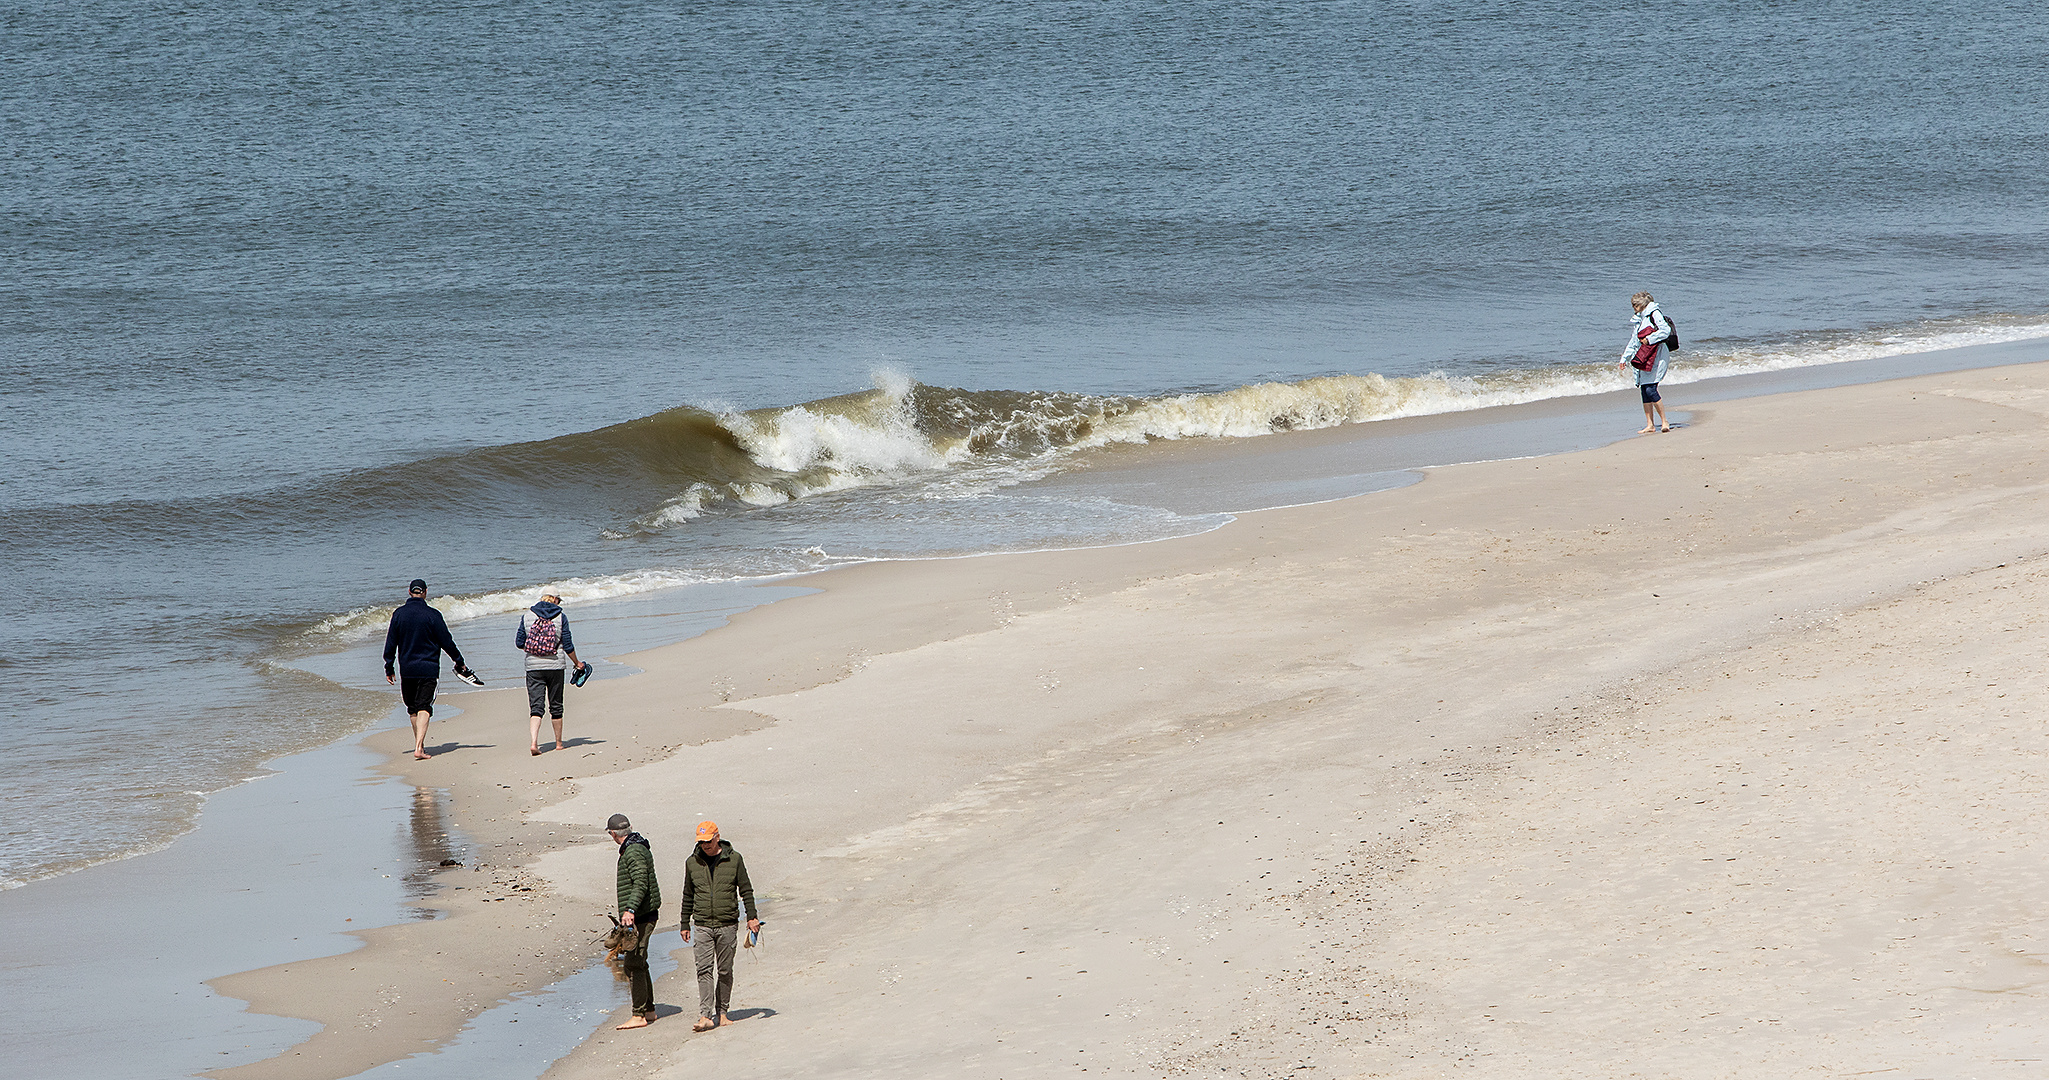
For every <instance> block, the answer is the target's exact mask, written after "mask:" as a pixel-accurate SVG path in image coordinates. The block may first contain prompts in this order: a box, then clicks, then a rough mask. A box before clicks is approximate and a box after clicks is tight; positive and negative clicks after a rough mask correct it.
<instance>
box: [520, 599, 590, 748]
mask: <svg viewBox="0 0 2049 1080" xmlns="http://www.w3.org/2000/svg"><path fill="white" fill-rule="evenodd" d="M512 643H513V644H514V645H516V646H518V647H519V649H520V651H521V652H524V653H526V701H527V711H528V712H529V713H532V714H533V716H532V722H531V724H530V725H529V729H530V730H529V732H528V736H529V737H528V739H527V752H528V753H530V754H532V755H534V756H535V757H539V756H540V754H541V714H542V713H543V712H544V711H545V712H546V713H547V714H548V716H549V719H551V720H553V721H554V723H555V749H557V750H560V749H562V691H563V684H564V682H565V681H566V678H567V676H568V674H569V672H570V671H575V672H576V676H577V678H576V682H577V685H579V686H581V685H582V684H583V680H584V679H585V678H586V677H588V672H589V671H590V665H589V664H586V663H584V662H583V661H581V660H578V659H577V658H576V643H575V641H574V640H573V639H571V638H570V636H569V614H568V613H567V612H565V611H563V610H562V598H561V597H560V596H557V595H555V594H554V593H542V594H541V601H540V603H537V604H535V605H534V606H533V607H530V608H528V609H526V610H525V611H522V612H520V614H519V629H518V630H516V631H514V632H513V635H512Z"/></svg>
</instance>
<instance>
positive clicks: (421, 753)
mask: <svg viewBox="0 0 2049 1080" xmlns="http://www.w3.org/2000/svg"><path fill="white" fill-rule="evenodd" d="M427 757H428V754H427V752H426V751H425V750H415V751H413V760H414V761H425V760H427Z"/></svg>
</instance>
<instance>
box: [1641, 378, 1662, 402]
mask: <svg viewBox="0 0 2049 1080" xmlns="http://www.w3.org/2000/svg"><path fill="white" fill-rule="evenodd" d="M1636 389H1637V391H1638V392H1639V393H1641V394H1643V403H1644V404H1646V405H1649V404H1650V403H1651V402H1653V401H1656V400H1658V384H1657V383H1654V382H1647V383H1644V384H1643V385H1642V386H1639V387H1637V388H1636Z"/></svg>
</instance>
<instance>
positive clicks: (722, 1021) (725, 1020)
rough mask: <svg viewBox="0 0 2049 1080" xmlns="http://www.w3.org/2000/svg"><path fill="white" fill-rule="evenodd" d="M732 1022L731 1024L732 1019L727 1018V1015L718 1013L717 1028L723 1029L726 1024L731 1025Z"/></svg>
mask: <svg viewBox="0 0 2049 1080" xmlns="http://www.w3.org/2000/svg"><path fill="white" fill-rule="evenodd" d="M732 1022H733V1018H732V1017H730V1016H727V1015H726V1014H725V1013H720V1014H719V1026H720V1027H725V1026H726V1025H727V1024H730V1023H732Z"/></svg>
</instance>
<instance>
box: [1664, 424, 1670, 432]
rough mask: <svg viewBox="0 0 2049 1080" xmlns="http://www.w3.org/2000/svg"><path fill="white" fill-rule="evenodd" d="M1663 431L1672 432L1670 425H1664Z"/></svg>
mask: <svg viewBox="0 0 2049 1080" xmlns="http://www.w3.org/2000/svg"><path fill="white" fill-rule="evenodd" d="M1664 430H1666V431H1670V430H1672V425H1670V424H1666V425H1665V427H1664Z"/></svg>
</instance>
